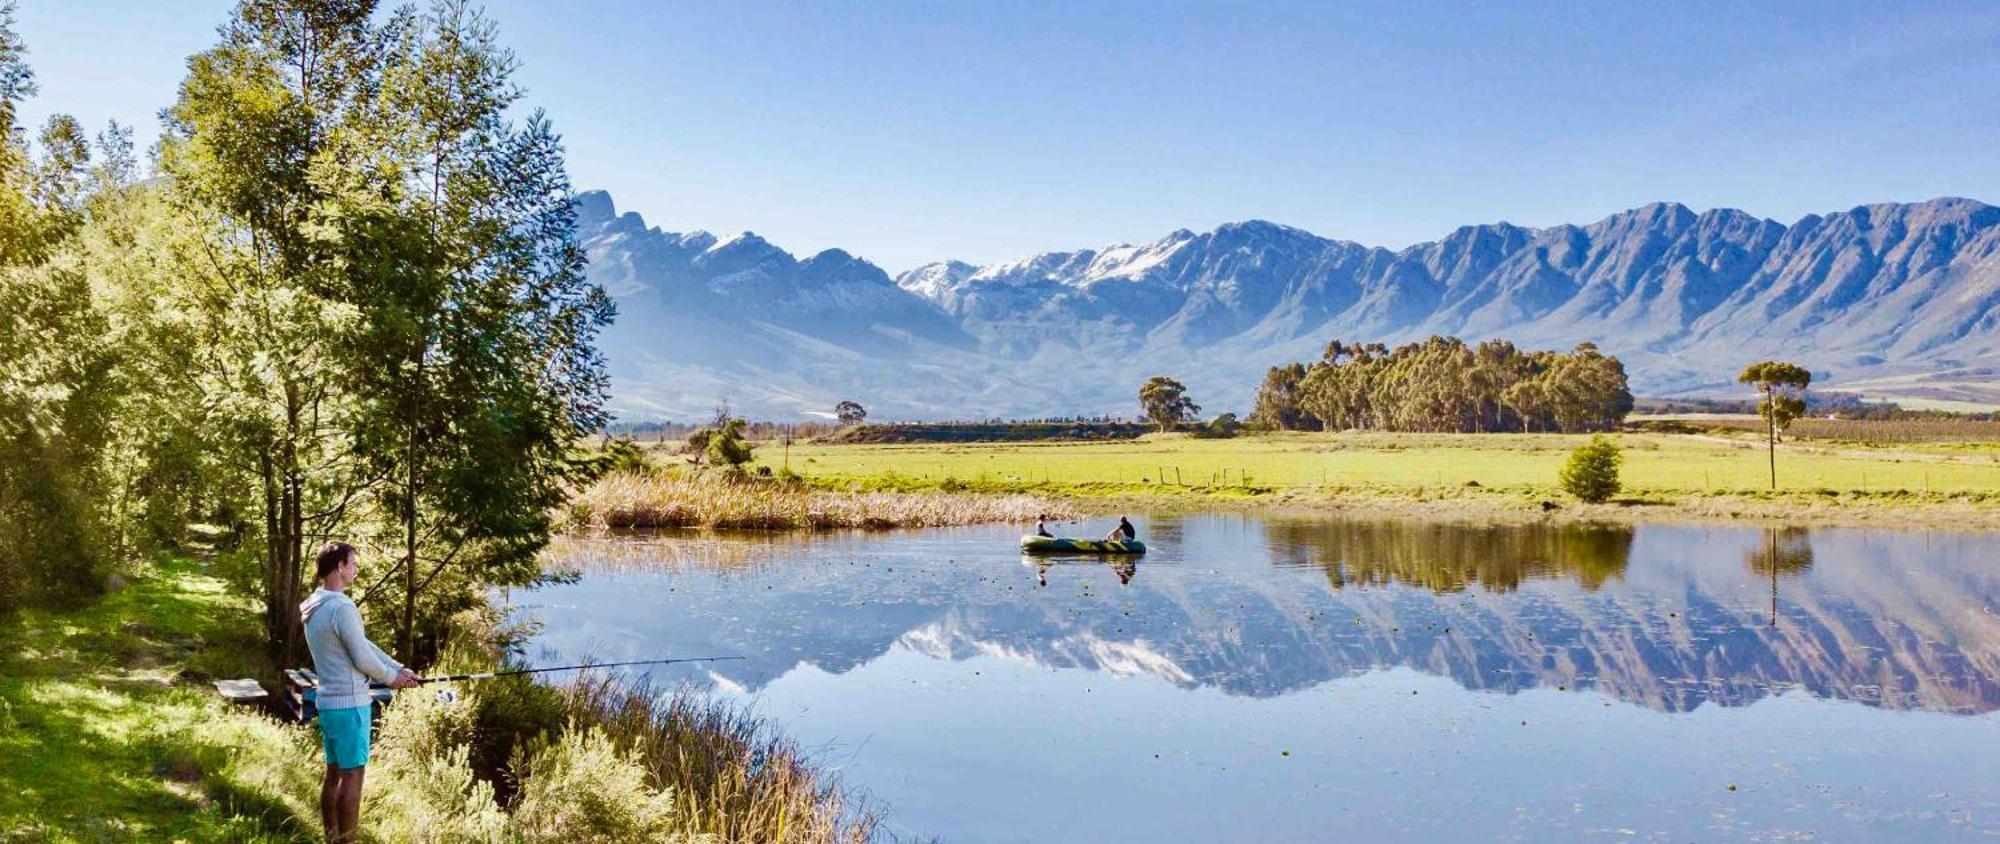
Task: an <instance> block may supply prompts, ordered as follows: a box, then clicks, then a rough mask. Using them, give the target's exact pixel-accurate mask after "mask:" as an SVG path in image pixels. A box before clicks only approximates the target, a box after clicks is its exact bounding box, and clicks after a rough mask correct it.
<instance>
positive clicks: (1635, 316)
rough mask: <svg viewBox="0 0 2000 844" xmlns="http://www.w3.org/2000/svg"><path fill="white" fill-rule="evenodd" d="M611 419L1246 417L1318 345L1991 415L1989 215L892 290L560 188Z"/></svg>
mask: <svg viewBox="0 0 2000 844" xmlns="http://www.w3.org/2000/svg"><path fill="white" fill-rule="evenodd" d="M577 202H578V222H579V225H580V234H581V237H582V240H583V245H584V247H585V249H586V251H587V252H588V254H589V257H590V270H589V272H590V275H591V277H592V279H593V280H595V281H597V282H598V283H600V284H602V285H603V286H604V287H605V288H606V289H607V290H609V291H610V292H611V293H612V295H613V296H614V298H615V299H616V300H617V302H618V307H619V317H618V320H617V322H616V323H615V324H614V325H613V326H611V327H610V328H609V329H607V330H606V332H605V333H604V335H603V337H602V338H601V344H600V345H601V347H602V348H603V350H604V352H605V354H606V357H607V360H608V362H609V367H610V371H611V375H612V392H613V409H614V410H615V411H617V412H618V414H619V416H620V418H621V419H625V420H627V421H640V420H647V419H693V418H699V417H703V416H706V415H708V413H709V411H710V410H711V409H712V408H713V407H714V406H715V405H716V404H717V403H718V402H720V401H723V400H727V401H728V402H729V403H730V404H731V406H732V407H734V408H735V409H737V410H738V411H739V412H742V413H746V414H748V415H751V416H753V417H759V418H777V419H784V418H800V417H802V416H807V415H814V414H818V415H827V414H828V413H829V412H830V410H831V408H832V407H833V405H834V403H835V402H837V401H840V400H842V399H853V400H856V401H859V402H861V403H862V404H864V405H865V406H867V407H868V408H869V410H870V412H871V415H873V416H874V417H875V418H903V419H942V418H958V419H967V418H971V419H978V418H990V417H1040V416H1073V415H1100V414H1102V415H1114V416H1129V415H1133V414H1135V413H1136V412H1137V400H1136V398H1135V396H1136V393H1137V390H1138V386H1139V384H1140V383H1141V382H1143V381H1144V380H1145V379H1146V378H1147V377H1148V376H1151V375H1158V374H1166V375H1172V376H1175V377H1176V378H1179V379H1180V380H1182V381H1183V382H1185V383H1186V384H1187V385H1188V387H1189V392H1190V394H1191V395H1193V396H1194V397H1195V399H1196V400H1197V401H1199V402H1201V403H1202V404H1203V405H1204V407H1205V408H1207V409H1208V410H1210V411H1221V410H1234V411H1237V412H1239V413H1245V412H1247V411H1248V410H1249V407H1250V404H1251V400H1252V395H1253V393H1254V391H1255V389H1256V385H1257V383H1258V382H1259V380H1260V379H1261V378H1262V375H1263V372H1264V370H1265V369H1266V368H1267V367H1269V366H1272V365H1274V364H1279V363H1285V362H1290V361H1298V360H1313V359H1316V358H1317V357H1318V354H1319V350H1320V348H1322V347H1323V346H1324V345H1325V344H1326V342H1327V341H1328V340H1329V339H1333V338H1340V339H1345V340H1367V341H1383V342H1388V343H1396V342H1401V341H1406V340H1411V339H1419V338H1422V337H1424V336H1428V335H1430V334H1452V335H1457V336H1460V337H1463V338H1466V339H1467V340H1478V339H1484V338H1488V337H1504V338H1507V339H1510V340H1513V341H1514V342H1516V343H1517V344H1520V345H1523V346H1527V347H1535V348H1563V349H1566V348H1569V347H1571V346H1573V345H1575V344H1577V343H1579V342H1584V341H1589V342H1594V343H1596V344H1598V345H1599V346H1600V347H1602V348H1603V349H1605V350H1606V351H1608V352H1610V353H1612V354H1615V355H1617V356H1618V357H1620V358H1621V359H1623V360H1624V362H1625V365H1626V369H1627V371H1628V373H1629V374H1630V376H1631V378H1632V389H1633V392H1634V393H1636V394H1639V395H1650V396H1694V395H1709V396H1714V395H1734V394H1736V393H1738V392H1740V390H1739V389H1738V388H1737V386H1736V385H1735V384H1734V375H1735V373H1736V372H1737V371H1738V370H1740V369H1741V368H1742V366H1743V364H1745V363H1748V362H1750V361H1754V360H1758V359H1762V358H1767V357H1774V358H1784V359H1789V360H1794V361H1798V362H1800V363H1803V364H1805V365H1807V366H1808V367H1810V368H1811V369H1812V370H1813V371H1814V373H1815V382H1816V384H1815V386H1820V385H1826V386H1828V387H1831V388H1835V389H1843V390H1848V391H1853V392H1858V393H1861V394H1863V395H1866V396H1870V397H1877V398H1892V399H1898V400H1903V401H1911V400H1924V401H1930V402H1947V403H1948V402H1972V403H1989V404H2000V208H1996V207H1994V206H1990V205H1987V204H1985V203H1981V202H1977V201H1974V200H1970V199H1959V198H1944V199H1935V200H1931V201H1928V202H1920V203H1885V204H1879V205H1867V206H1861V207H1857V208H1853V209H1851V210H1847V211H1840V212H1834V213H1829V214H1825V215H1810V216H1807V217H1805V218H1804V219H1801V220H1798V221H1797V222H1794V223H1791V224H1790V225H1786V224H1783V223H1779V222H1777V221H1775V220H1769V219H1761V218H1758V217H1754V216H1751V215H1750V214H1747V213H1744V212H1742V211H1736V210H1731V209H1717V210H1711V211H1705V212H1700V213H1697V212H1695V211H1693V210H1690V209H1689V208H1687V207H1685V206H1683V205H1679V204H1676V203H1654V204H1651V205H1646V206H1643V207H1640V208H1635V209H1632V210H1629V211H1622V212H1619V213H1617V214H1613V215H1611V216H1609V217H1606V218H1604V219H1602V220H1599V221H1597V222H1595V223H1591V224H1588V225H1581V226H1578V225H1559V226H1553V227H1549V228H1539V229H1537V228H1527V227H1523V226H1517V225H1513V224H1510V223H1492V224H1487V225H1477V226H1465V227H1461V228H1459V229H1457V230H1456V231H1453V232H1452V233H1451V234H1449V235H1447V236H1446V237H1444V238H1443V239H1441V240H1437V241H1432V242H1427V243H1420V244H1416V245H1414V246H1410V247H1407V248H1404V249H1399V250H1390V249H1384V248H1381V247H1371V246H1363V245H1361V244H1357V243H1353V242H1349V241H1343V240H1333V239H1328V238H1324V237H1320V236H1318V235H1315V234H1312V233H1311V232H1307V231H1303V230H1301V229H1296V228H1291V227H1289V226H1283V225H1279V224H1276V223H1270V222H1265V221H1262V220H1250V221H1245V222H1241V223H1229V224H1226V225H1223V226H1220V227H1218V228H1216V229H1215V230H1213V231H1209V232H1202V233H1197V232H1193V231H1189V230H1186V229H1182V230H1179V231H1175V232H1172V233H1170V234H1168V235H1166V236H1165V237H1162V238H1160V239H1159V240H1157V241H1154V242H1152V243H1149V244H1143V245H1117V246H1107V247H1103V248H1099V249H1082V250H1077V251H1069V252H1046V253H1042V254H1040V255H1034V256H1030V257H1026V258H1020V259H1016V260H1011V261H1003V262H999V263H994V264H989V265H986V266H977V265H973V264H968V263H963V262H958V261H945V262H939V263H933V264H927V265H925V266H921V267H917V268H915V269H912V270H909V271H907V272H904V273H902V274H900V275H897V276H894V277H891V276H890V275H889V274H888V273H886V272H884V271H883V270H882V269H881V268H879V267H877V266H875V265H874V264H871V263H869V262H867V261H866V260H863V259H861V258H858V257H856V256H854V255H851V254H849V253H847V252H845V251H842V250H839V249H828V250H826V251H824V252H820V253H818V254H816V255H812V256H810V257H807V258H805V259H803V260H801V259H799V258H797V257H796V256H794V255H792V254H791V253H789V252H786V251H785V250H783V249H781V248H779V247H778V246H776V245H774V244H772V243H770V242H768V241H766V240H764V239H763V238H760V237H758V236H757V235H755V234H752V233H750V232H744V233H742V234H740V235H737V236H735V237H730V238H722V237H717V236H716V235H712V234H709V233H707V232H700V231H697V232H693V233H688V234H677V233H672V232H666V231H662V230H661V229H658V228H654V227H650V226H648V225H647V223H646V222H645V220H643V219H642V218H641V217H640V216H639V215H638V214H636V213H633V212H629V211H627V212H624V213H619V212H618V211H617V209H616V207H615V205H614V203H613V201H612V199H611V197H610V195H609V194H608V193H605V192H603V191H592V192H587V193H583V194H580V195H579V196H578V198H577Z"/></svg>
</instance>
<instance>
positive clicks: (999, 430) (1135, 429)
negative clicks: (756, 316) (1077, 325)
mask: <svg viewBox="0 0 2000 844" xmlns="http://www.w3.org/2000/svg"><path fill="white" fill-rule="evenodd" d="M714 426H715V423H714V421H712V420H710V421H703V422H617V423H613V424H611V425H610V426H609V427H607V428H606V429H605V433H606V434H607V435H608V436H618V437H630V438H632V439H634V440H637V441H639V442H680V441H682V440H685V439H687V436H688V435H689V434H691V433H694V432H695V431H697V430H700V429H702V428H712V427H714ZM843 429H844V430H843ZM1144 432H1145V426H1144V425H1143V424H1141V423H1138V422H1133V421H1131V420H1126V419H1119V418H1117V417H1114V416H1056V417H1047V418H1040V419H998V418H995V419H985V420H977V421H954V422H870V423H866V424H862V425H846V426H844V425H841V424H839V423H836V422H831V421H812V422H772V421H753V422H749V423H747V424H746V426H745V428H744V436H745V437H747V438H748V439H752V440H758V441H764V442H775V441H781V440H783V439H785V438H786V437H790V438H792V439H793V440H824V439H836V438H837V439H839V440H840V441H842V442H1014V441H1020V440H1050V439H1106V438H1125V437H1137V436H1139V434H1141V433H1144ZM836 435H837V436H836Z"/></svg>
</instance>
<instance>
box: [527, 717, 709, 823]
mask: <svg viewBox="0 0 2000 844" xmlns="http://www.w3.org/2000/svg"><path fill="white" fill-rule="evenodd" d="M515 769H516V771H517V772H518V773H519V774H521V794H520V802H519V803H517V804H516V805H515V807H514V813H513V818H512V820H513V826H514V829H515V832H516V834H517V835H519V836H520V838H521V840H522V841H532V842H542V841H547V842H583V841H685V840H688V839H687V837H686V836H680V835H676V834H675V830H674V826H675V823H674V821H675V815H674V798H673V795H672V794H671V793H670V792H667V791H661V790H655V789H653V788H651V787H650V786H648V785H647V783H646V769H645V768H643V767H640V765H639V764H638V763H636V762H634V761H633V760H632V759H631V758H630V757H627V756H624V755H622V754H620V753H618V751H617V749H616V748H614V747H613V746H612V744H611V739H610V738H609V737H608V736H606V735H604V734H603V733H602V732H601V731H598V730H595V729H589V728H578V727H575V726H572V727H571V728H570V729H569V730H568V731H567V732H565V733H564V734H563V735H562V737H561V738H559V739H557V740H556V741H555V742H554V743H552V744H550V745H549V746H548V747H547V748H545V749H543V750H541V751H539V752H536V753H534V754H532V755H527V754H523V757H522V758H521V759H519V760H518V761H517V763H516V765H515Z"/></svg>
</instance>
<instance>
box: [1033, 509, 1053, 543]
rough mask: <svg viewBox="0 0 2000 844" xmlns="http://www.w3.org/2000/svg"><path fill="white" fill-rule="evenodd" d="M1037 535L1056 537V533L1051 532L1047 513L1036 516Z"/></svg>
mask: <svg viewBox="0 0 2000 844" xmlns="http://www.w3.org/2000/svg"><path fill="white" fill-rule="evenodd" d="M1035 535H1036V536H1046V537H1049V538H1051V539H1053V538H1055V534H1053V533H1050V532H1049V517H1048V516H1047V515H1040V516H1036V517H1035Z"/></svg>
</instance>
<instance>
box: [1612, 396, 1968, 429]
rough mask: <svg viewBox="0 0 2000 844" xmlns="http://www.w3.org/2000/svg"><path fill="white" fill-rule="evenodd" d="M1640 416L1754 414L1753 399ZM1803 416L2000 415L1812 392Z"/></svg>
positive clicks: (1683, 403)
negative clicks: (1917, 406)
mask: <svg viewBox="0 0 2000 844" xmlns="http://www.w3.org/2000/svg"><path fill="white" fill-rule="evenodd" d="M1635 409H1636V410H1637V411H1638V412H1640V413H1653V414H1675V413H1738V414H1755V413H1756V412H1757V401H1756V400H1755V399H1703V398H1689V399H1639V400H1638V401H1637V403H1636V405H1635ZM1806 415H1808V416H1816V417H1821V418H1829V419H1860V420H1867V421H1872V422H1904V421H1938V422H1953V421H1962V420H1969V421H1990V420H2000V412H1985V413H1980V412H1964V413H1961V412H1956V411H1950V410H1915V409H1911V408H1907V407H1903V406H1902V405H1899V404H1896V403H1895V402H1889V401H1868V400H1867V399H1864V398H1862V397H1861V396H1858V395H1855V394H1853V393H1840V392H1824V393H1822V392H1814V393H1807V394H1806Z"/></svg>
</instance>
